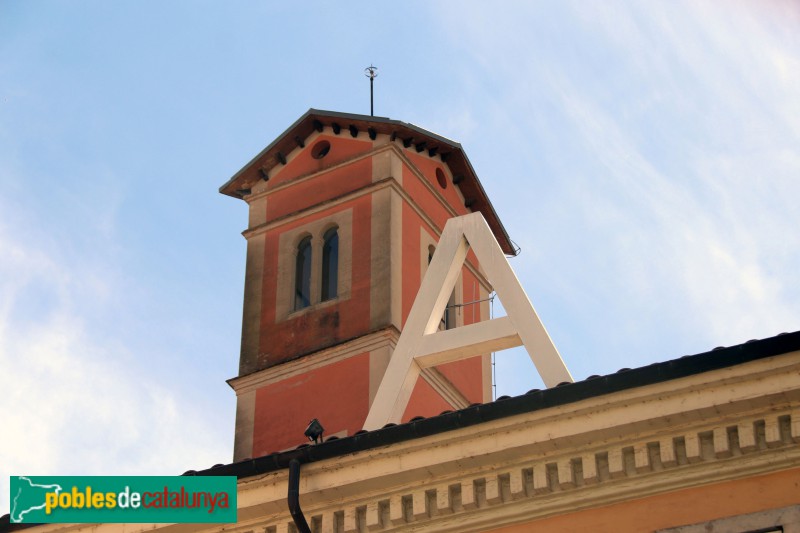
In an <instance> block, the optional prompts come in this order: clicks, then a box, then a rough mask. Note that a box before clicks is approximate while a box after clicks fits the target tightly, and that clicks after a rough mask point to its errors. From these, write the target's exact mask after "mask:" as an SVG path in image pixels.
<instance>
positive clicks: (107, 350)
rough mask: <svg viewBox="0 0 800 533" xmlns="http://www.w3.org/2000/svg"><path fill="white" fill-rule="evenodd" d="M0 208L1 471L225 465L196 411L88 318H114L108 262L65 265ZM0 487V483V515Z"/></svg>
mask: <svg viewBox="0 0 800 533" xmlns="http://www.w3.org/2000/svg"><path fill="white" fill-rule="evenodd" d="M2 207H3V208H4V209H0V250H2V252H3V253H2V259H0V390H2V391H3V397H4V401H3V402H0V419H2V420H3V428H4V429H3V431H4V434H5V435H9V436H13V438H7V439H3V444H2V445H1V446H0V464H2V465H3V471H4V472H5V473H7V474H9V475H10V474H15V475H16V474H30V475H54V474H61V475H66V474H73V475H112V474H139V475H141V474H168V475H172V474H180V473H181V472H182V471H183V470H184V469H189V468H201V467H207V466H210V465H211V464H214V463H217V462H221V461H225V460H227V459H229V453H230V450H229V448H230V446H229V443H228V442H227V439H225V440H223V441H221V440H220V432H219V431H217V430H216V428H211V427H210V425H209V424H210V422H211V420H209V418H208V417H206V416H204V415H205V413H204V410H203V409H202V408H200V407H196V406H193V405H191V403H190V400H189V399H187V398H186V397H185V396H182V395H181V394H180V392H179V390H178V388H177V387H175V388H173V387H170V381H171V380H170V377H169V376H165V375H160V374H158V373H156V372H147V371H146V369H142V368H141V366H139V365H136V364H135V361H136V360H137V359H139V358H140V357H141V356H142V355H143V354H139V353H133V352H131V348H130V347H128V346H126V345H124V344H122V343H121V342H118V341H115V340H114V339H113V338H110V337H109V336H107V335H103V334H102V333H101V331H102V329H103V324H96V323H93V322H92V321H94V320H96V317H97V315H98V314H102V312H105V314H106V315H107V316H108V317H109V319H110V320H114V318H113V317H114V314H115V312H114V309H113V307H110V306H109V298H108V293H109V292H111V293H115V292H117V291H124V290H125V289H127V288H126V287H122V286H120V284H119V280H118V279H116V278H115V276H114V275H113V273H112V274H109V275H106V276H105V277H103V275H102V272H103V270H104V269H106V270H113V265H111V266H109V265H97V264H94V265H90V264H88V263H84V262H81V261H78V262H71V261H67V260H65V257H67V256H69V255H70V254H69V253H65V251H64V249H63V247H62V246H60V245H59V243H58V242H55V241H53V240H51V239H49V238H48V237H46V236H44V235H42V234H41V233H39V232H36V231H33V232H28V231H25V230H23V229H22V228H26V227H27V228H30V227H31V224H32V221H31V220H30V219H28V218H26V217H25V216H24V215H21V214H20V213H19V210H18V209H15V208H14V207H13V206H10V205H7V204H5V205H3V206H2ZM107 222H108V221H107V220H106V221H105V222H103V224H106V223H107ZM12 228H15V229H12ZM106 229H107V228H106ZM104 231H105V230H104ZM19 234H24V235H25V236H26V237H27V238H26V239H25V240H22V239H21V238H20V237H19V236H18V235H19ZM99 234H102V231H101V232H100V233H99ZM106 244H107V243H106V242H105V241H104V240H103V239H98V241H97V242H96V246H99V247H102V246H104V245H106ZM92 259H93V260H94V259H96V258H92ZM96 306H99V309H96V308H95V309H93V307H96ZM7 491H8V485H7V483H6V484H0V513H3V512H6V511H7V505H8V493H7Z"/></svg>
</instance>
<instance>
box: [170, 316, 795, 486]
mask: <svg viewBox="0 0 800 533" xmlns="http://www.w3.org/2000/svg"><path fill="white" fill-rule="evenodd" d="M797 350H800V331H795V332H793V333H782V334H779V335H777V336H775V337H769V338H767V339H762V340H756V341H748V342H746V343H743V344H739V345H736V346H731V347H728V348H715V349H714V350H711V351H708V352H704V353H700V354H696V355H691V356H684V357H681V358H679V359H673V360H670V361H665V362H662V363H653V364H651V365H648V366H644V367H640V368H635V369H631V370H626V371H624V372H617V373H614V374H609V375H606V376H602V377H598V378H593V379H586V380H583V381H578V382H575V383H570V384H567V385H562V386H559V387H554V388H551V389H545V390H540V391H533V392H529V393H527V394H523V395H520V396H515V397H512V398H507V399H502V400H497V401H494V402H492V403H487V404H481V405H475V406H471V407H468V408H466V409H461V410H459V411H453V412H449V413H444V414H441V415H439V416H434V417H429V418H424V419H420V420H415V421H412V422H407V423H405V424H398V425H394V426H389V427H384V428H382V429H377V430H374V431H368V432H364V433H359V434H356V435H353V436H350V437H343V438H340V439H335V440H330V441H326V442H323V443H321V444H318V445H313V446H303V447H299V448H297V449H294V450H289V451H285V452H281V453H273V454H270V455H266V456H263V457H258V458H255V459H247V460H244V461H240V462H237V463H232V464H227V465H220V466H216V467H213V468H209V469H207V470H200V471H189V472H187V473H186V474H184V475H202V476H237V477H239V478H246V477H250V476H254V475H258V474H263V473H267V472H271V471H276V470H283V469H286V468H288V467H289V461H291V460H292V459H297V460H299V461H300V462H301V463H312V462H316V461H322V460H325V459H331V458H334V457H339V456H342V455H346V454H352V453H356V452H361V451H366V450H370V449H373V448H378V447H381V446H388V445H391V444H397V443H400V442H404V441H408V440H412V439H416V438H420V437H427V436H430V435H437V434H439V433H443V432H446V431H451V430H454V429H459V428H465V427H469V426H473V425H476V424H481V423H484V422H490V421H493V420H498V419H501V418H506V417H509V416H514V415H519V414H524V413H530V412H534V411H538V410H541V409H547V408H550V407H556V406H560V405H566V404H569V403H573V402H577V401H580V400H584V399H588V398H594V397H598V396H602V395H605V394H611V393H614V392H620V391H623V390H627V389H633V388H636V387H643V386H647V385H653V384H656V383H661V382H665V381H670V380H674V379H679V378H683V377H688V376H692V375H695V374H701V373H703V372H709V371H712V370H718V369H722V368H727V367H731V366H736V365H739V364H743V363H747V362H750V361H756V360H759V359H764V358H767V357H773V356H776V355H781V354H785V353H789V352H792V351H797Z"/></svg>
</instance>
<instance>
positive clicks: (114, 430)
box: [0, 0, 800, 514]
mask: <svg viewBox="0 0 800 533" xmlns="http://www.w3.org/2000/svg"><path fill="white" fill-rule="evenodd" d="M370 64H374V65H375V66H377V67H378V68H379V77H378V78H377V79H376V81H375V113H376V115H380V116H386V117H390V118H393V119H397V120H402V121H405V122H410V123H413V124H415V125H418V126H420V127H423V128H426V129H428V130H430V131H433V132H436V133H438V134H441V135H444V136H446V137H448V138H451V139H455V140H457V141H459V142H460V143H461V144H462V145H463V147H464V149H465V151H466V153H467V155H468V157H469V158H470V160H471V162H472V164H473V166H474V167H475V169H476V171H477V174H478V176H479V177H480V179H481V181H482V183H483V185H484V188H485V189H486V191H487V193H488V195H489V197H490V198H491V200H492V202H493V204H494V207H495V209H496V210H497V212H498V214H499V216H500V218H501V220H502V221H503V222H504V224H505V226H506V229H507V230H508V233H509V234H510V236H511V238H512V239H513V240H514V241H515V242H516V243H517V244H518V245H519V246H520V247H521V249H522V253H521V254H520V255H519V256H517V257H515V258H513V259H511V260H510V261H511V265H512V267H513V268H514V270H515V272H516V273H517V276H518V277H519V278H520V280H521V282H522V285H523V287H524V288H525V290H526V291H527V293H528V295H529V297H530V299H531V301H532V302H533V305H534V307H535V308H536V310H537V312H538V314H539V316H540V317H541V319H542V321H543V323H544V324H545V327H546V328H547V329H548V331H549V333H550V336H551V338H552V339H553V341H554V342H555V345H556V346H557V347H558V349H559V351H560V353H561V356H562V357H563V359H564V361H565V362H566V365H567V367H568V368H569V369H570V371H571V372H572V375H573V376H574V377H575V378H576V379H583V378H586V377H588V376H589V375H592V374H606V373H611V372H615V371H616V370H618V369H619V368H622V367H630V368H633V367H638V366H644V365H648V364H650V363H653V362H657V361H665V360H669V359H674V358H677V357H680V356H682V355H685V354H693V353H700V352H704V351H707V350H710V349H712V348H714V347H716V346H729V345H733V344H738V343H741V342H745V341H747V340H749V339H754V338H765V337H770V336H773V335H776V334H778V333H781V332H789V331H795V330H798V329H800V283H798V272H800V230H798V228H800V208H798V199H800V4H798V3H797V2H795V1H793V0H765V1H758V2H756V1H751V2H739V1H731V2H725V3H719V2H713V1H683V2H681V1H673V2H658V3H657V2H646V3H644V2H632V1H631V2H624V1H610V2H594V1H582V0H580V1H579V0H575V1H564V2H562V1H559V2H555V1H553V2H505V3H503V4H500V5H497V4H495V3H490V2H471V1H457V2H456V1H442V2H421V1H411V2H401V3H395V4H392V5H391V7H390V8H389V7H388V5H383V4H375V3H373V2H352V3H347V4H339V3H337V4H334V3H326V2H305V3H302V4H297V5H295V3H292V2H280V3H277V2H276V3H269V2H265V1H258V2H256V1H247V0H236V1H232V2H210V1H204V0H192V1H188V0H187V1H180V0H178V1H172V2H161V1H155V0H142V1H135V2H134V1H127V0H121V1H118V2H105V1H82V0H75V1H71V2H65V1H48V2H44V1H39V0H0V391H2V396H0V420H1V421H2V431H0V435H2V437H0V476H9V475H124V474H138V475H156V474H159V475H176V474H180V473H182V472H184V471H186V470H189V469H202V468H207V467H209V466H211V465H213V464H217V463H227V462H230V461H231V458H232V450H233V423H234V413H235V396H234V393H233V391H232V390H231V389H230V388H229V387H228V385H227V384H226V383H225V380H226V379H228V378H231V377H234V376H235V375H236V373H237V368H238V366H237V365H238V354H239V341H240V332H241V312H242V294H243V284H244V264H245V240H244V238H243V237H242V236H241V235H240V233H241V231H242V230H244V229H245V227H246V223H247V209H246V205H245V204H244V203H243V202H241V201H238V200H235V199H233V198H229V197H227V196H222V195H220V194H219V193H218V188H219V186H220V185H222V184H223V183H224V182H225V181H227V180H228V178H230V177H231V176H232V175H233V174H234V173H235V172H236V171H238V170H239V169H240V168H241V167H242V166H243V165H244V164H245V163H247V162H248V161H249V160H250V159H251V158H252V157H253V156H254V155H256V154H257V153H258V152H259V151H260V150H261V149H263V148H264V147H265V146H266V145H268V144H269V143H270V142H271V141H272V140H273V139H274V138H275V137H276V136H277V135H279V134H280V133H282V132H283V131H284V130H285V129H286V128H287V127H288V126H289V125H290V124H292V123H293V122H294V121H295V120H296V119H297V118H298V117H299V116H300V115H302V114H303V113H304V112H305V111H306V110H308V109H309V108H312V107H313V108H317V109H327V110H332V111H342V112H349V113H363V114H368V113H369V82H368V80H367V79H366V78H365V77H364V75H363V69H364V67H367V66H369V65H370ZM495 311H496V314H498V315H499V314H502V307H501V305H500V304H499V303H498V305H497V306H496V308H495ZM496 361H497V394H498V395H502V394H520V393H523V392H525V391H526V390H528V389H530V388H534V387H540V386H541V384H540V383H541V382H540V381H539V380H538V376H537V375H536V372H535V369H534V368H533V366H532V365H531V363H530V361H529V360H528V357H527V354H526V353H525V352H524V351H522V350H521V349H516V350H511V351H506V352H500V353H498V354H497V355H496ZM6 479H7V478H6ZM7 491H8V482H7V481H2V480H0V514H3V513H5V512H7V510H8V492H7Z"/></svg>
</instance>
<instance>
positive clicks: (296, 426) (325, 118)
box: [220, 109, 513, 461]
mask: <svg viewBox="0 0 800 533" xmlns="http://www.w3.org/2000/svg"><path fill="white" fill-rule="evenodd" d="M220 192H221V193H223V194H226V195H229V196H232V197H235V198H239V199H242V200H244V201H245V202H246V203H247V205H248V207H249V219H248V227H247V229H246V230H245V231H244V232H243V235H244V237H245V238H246V239H247V264H246V273H245V289H244V312H243V318H242V344H241V354H240V361H239V374H238V376H237V377H235V378H232V379H230V380H229V381H228V383H229V384H230V385H231V387H232V388H233V389H234V391H235V392H236V396H237V410H236V436H235V445H234V460H235V461H238V460H242V459H245V458H251V457H259V456H262V455H266V454H269V453H271V452H275V451H282V450H285V449H287V448H292V447H295V446H297V445H299V444H302V443H304V442H305V441H304V439H305V437H304V436H303V431H304V430H305V428H306V426H307V425H308V423H309V421H310V420H311V419H314V418H316V419H318V420H319V421H320V422H321V424H322V425H323V426H324V428H325V437H326V438H330V437H331V436H337V437H346V436H350V435H353V434H355V433H356V432H357V431H359V430H361V429H362V427H363V425H364V421H365V419H366V417H367V413H368V412H369V408H370V405H371V404H372V402H373V400H374V398H375V394H376V391H377V388H378V386H379V385H380V382H381V379H382V378H383V375H384V372H385V370H386V367H387V365H388V363H389V360H390V358H391V356H392V351H393V349H394V347H395V345H396V343H397V339H398V338H399V335H400V332H401V331H402V328H403V324H404V321H405V319H406V317H407V316H408V314H409V311H410V309H411V305H412V304H413V302H414V299H415V297H416V295H417V292H418V290H419V287H420V283H421V280H422V275H423V274H424V272H425V270H426V268H427V266H428V263H429V261H430V258H431V256H432V253H433V251H434V250H435V247H436V244H437V242H438V239H439V235H440V234H441V232H442V229H443V228H444V225H445V222H446V221H447V220H448V219H449V218H452V217H455V216H460V215H465V214H468V213H471V212H476V211H478V212H481V213H482V214H483V216H484V218H485V219H486V221H487V222H488V224H489V226H490V228H491V229H492V232H493V233H494V235H495V238H496V239H497V241H498V242H499V243H500V246H501V247H502V249H503V251H504V252H505V253H507V254H511V253H513V246H512V244H511V241H510V239H509V238H508V235H507V234H506V232H505V230H504V228H503V226H502V224H501V222H500V220H499V219H498V217H497V215H496V213H495V212H494V209H493V208H492V206H491V204H490V202H489V199H488V198H487V196H486V194H485V192H484V190H483V187H482V186H481V185H480V182H479V181H478V179H477V176H476V175H475V172H474V170H473V169H472V165H471V164H470V163H469V160H468V159H467V157H466V155H465V154H464V152H463V150H462V148H461V145H459V144H458V143H455V142H453V141H451V140H449V139H446V138H444V137H440V136H438V135H436V134H434V133H431V132H429V131H426V130H424V129H421V128H418V127H416V126H414V125H412V124H408V123H404V122H400V121H396V120H390V119H387V118H382V117H373V116H365V115H352V114H345V113H336V112H330V111H319V110H314V109H311V110H309V111H308V112H307V113H305V114H304V115H303V116H302V117H300V118H299V119H298V120H297V121H296V122H295V123H294V124H292V125H291V126H290V127H289V128H288V129H287V130H286V131H285V132H284V133H283V134H281V135H280V136H279V137H278V138H277V139H276V140H275V141H273V142H272V143H271V144H270V145H269V146H267V147H266V148H265V149H264V150H263V151H262V152H261V153H259V154H258V155H257V156H256V157H255V158H254V159H253V160H252V161H250V162H249V163H248V164H247V165H245V166H244V168H242V169H241V170H240V171H239V172H237V173H236V174H235V175H234V176H233V177H232V178H231V179H230V180H229V181H228V182H227V183H225V185H223V186H222V187H221V188H220ZM491 290H492V289H491V287H490V285H489V283H488V281H487V280H486V278H485V276H484V275H483V274H482V273H481V268H480V265H478V263H477V260H476V259H475V257H474V256H468V257H467V261H466V262H465V264H464V266H463V267H462V269H461V273H460V275H459V279H458V281H457V283H456V286H455V289H454V290H453V294H452V295H451V297H450V300H449V302H448V306H447V309H446V310H445V312H444V314H443V316H442V321H441V325H440V328H441V329H450V328H454V327H458V326H461V325H468V324H473V323H476V322H480V321H483V320H487V319H488V318H489V303H488V300H487V298H488V296H489V294H490V293H491ZM421 377H422V378H423V379H420V380H418V381H417V383H416V385H415V386H414V390H413V393H412V395H411V399H410V401H409V403H408V407H407V408H406V411H405V415H404V417H403V421H404V422H405V421H408V420H410V419H411V418H413V417H415V416H425V417H428V416H434V415H437V414H439V413H441V412H443V411H447V410H455V409H460V408H464V407H466V406H468V405H469V404H472V403H478V402H486V401H490V400H491V364H490V359H489V355H488V354H486V355H480V356H476V357H472V358H470V359H466V360H463V361H456V362H451V363H447V364H443V365H440V366H438V367H435V368H429V369H426V370H425V371H424V372H423V373H422V375H421Z"/></svg>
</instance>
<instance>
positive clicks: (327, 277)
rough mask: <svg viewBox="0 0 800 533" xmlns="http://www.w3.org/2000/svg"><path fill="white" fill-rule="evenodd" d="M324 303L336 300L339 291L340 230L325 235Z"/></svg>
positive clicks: (323, 266) (323, 256) (323, 259)
mask: <svg viewBox="0 0 800 533" xmlns="http://www.w3.org/2000/svg"><path fill="white" fill-rule="evenodd" d="M322 238H323V245H322V301H323V302H324V301H325V300H332V299H333V298H336V296H337V294H338V289H339V230H338V228H331V229H329V230H328V231H326V232H325V235H323V237H322Z"/></svg>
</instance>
